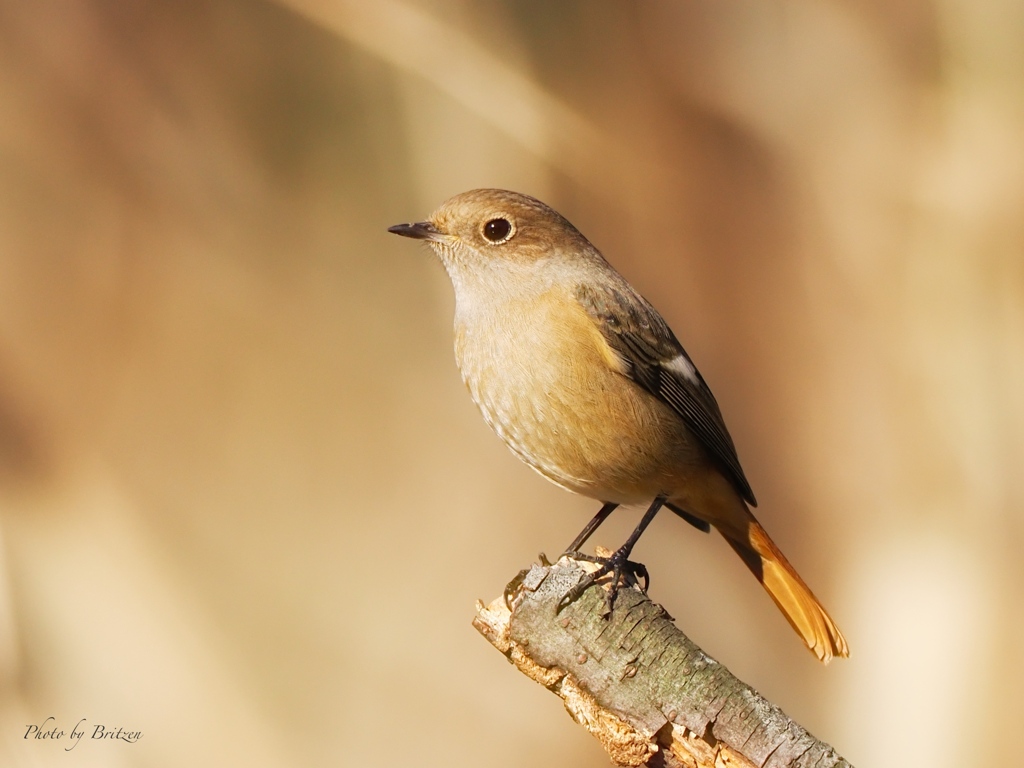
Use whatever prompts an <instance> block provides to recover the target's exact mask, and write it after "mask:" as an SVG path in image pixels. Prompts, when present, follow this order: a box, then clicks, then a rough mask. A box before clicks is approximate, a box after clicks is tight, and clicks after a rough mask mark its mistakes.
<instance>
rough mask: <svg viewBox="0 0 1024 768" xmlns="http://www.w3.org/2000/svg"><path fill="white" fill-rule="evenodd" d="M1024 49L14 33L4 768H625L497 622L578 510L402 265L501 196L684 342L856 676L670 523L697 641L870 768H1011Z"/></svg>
mask: <svg viewBox="0 0 1024 768" xmlns="http://www.w3.org/2000/svg"><path fill="white" fill-rule="evenodd" d="M1022 40H1024V11H1022V6H1021V4H1020V3H1019V2H1018V1H1017V0H1002V1H1000V0H988V1H987V2H973V1H969V0H943V1H942V2H928V1H927V0H901V1H900V2H887V1H883V0H847V1H846V2H838V1H833V2H812V1H811V0H806V1H805V0H786V1H784V2H775V3H764V2H753V0H748V1H747V2H721V0H702V1H701V2H689V1H688V2H668V1H667V0H666V1H662V2H654V1H653V0H645V2H642V3H625V2H615V1H613V0H608V1H607V2H596V1H595V0H575V2H558V3H553V2H550V1H549V0H532V1H527V0H522V1H520V2H504V3H502V2H496V1H495V2H487V1H485V2H469V1H468V0H465V1H461V2H460V1H459V0H424V1H423V2H412V1H411V0H409V1H406V0H374V2H357V1H356V0H350V1H349V2H345V1H344V0H332V1H331V2H326V1H324V2H320V1H318V0H290V1H289V2H283V3H281V4H280V5H275V4H272V3H268V2H252V3H243V2H240V0H223V1H222V2H213V1H210V2H204V1H203V0H192V1H190V2H172V1H171V0H164V2H146V1H144V0H137V1H136V2H130V1H129V0H122V1H120V2H106V1H100V0H36V1H35V2H30V3H29V2H17V1H16V0H8V1H6V2H2V3H0V691H2V693H0V764H2V765H4V766H8V765H12V766H50V765H62V766H67V765H74V766H153V767H163V766H180V765H198V766H224V765H246V766H254V767H257V768H260V767H262V766H268V767H270V766H273V767H277V766H328V765H331V766H336V765H343V766H350V765H351V766H393V765H395V766H397V765H408V764H414V765H422V766H462V765H466V766H470V765H488V766H494V767H495V768H501V767H502V766H508V767H509V768H511V767H512V766H516V767H517V768H518V767H519V766H524V765H535V766H561V765H594V766H601V765H605V764H606V758H605V757H604V755H603V754H602V753H601V752H600V751H599V749H598V747H597V745H596V743H594V742H592V741H591V740H590V738H589V737H587V736H586V735H585V734H584V733H583V732H582V731H581V730H580V729H578V728H576V727H575V726H573V725H572V724H571V722H570V721H569V720H568V718H567V716H566V715H565V714H564V713H563V712H562V710H561V708H560V705H559V703H558V702H557V700H556V699H555V698H554V697H552V696H550V695H549V694H547V693H545V692H544V691H543V690H541V689H540V688H538V687H537V686H535V685H533V684H532V683H529V682H528V681H527V680H526V679H525V678H522V677H521V676H518V675H516V674H515V673H514V672H513V671H512V670H511V669H510V668H509V667H508V666H507V665H506V664H505V663H504V662H503V661H502V660H501V658H500V657H499V656H498V655H497V654H496V653H495V652H494V651H493V650H491V649H490V647H489V646H487V644H486V643H485V642H484V641H483V640H482V639H481V638H479V637H477V635H476V634H475V633H474V632H473V630H472V629H471V628H470V626H469V621H470V618H471V617H472V614H473V601H474V600H475V599H476V598H478V597H480V598H486V599H490V598H492V597H494V596H496V595H497V594H498V593H499V592H500V590H501V587H502V586H503V585H504V583H505V581H507V580H508V578H510V577H511V576H512V575H514V574H515V572H516V571H517V570H518V569H519V568H521V567H523V566H524V565H526V564H527V563H528V562H530V560H531V559H532V558H533V557H534V556H535V555H536V553H537V552H538V551H539V550H544V551H547V552H549V553H552V554H553V553H555V552H557V551H558V550H559V549H560V548H561V547H562V546H564V545H565V544H566V543H567V542H568V541H569V540H570V539H571V538H572V536H573V535H574V534H575V533H576V531H577V530H578V529H579V528H580V527H581V526H582V525H583V523H584V522H585V521H586V520H587V519H589V516H590V515H591V514H592V513H593V512H594V511H595V509H596V506H595V504H594V503H592V502H589V501H586V500H581V499H575V498H572V497H570V496H569V495H568V494H566V493H564V492H563V491H561V490H559V489H557V488H555V487H554V486H551V485H549V484H547V483H545V482H543V481H542V480H541V479H540V478H538V477H537V476H535V475H534V474H533V473H531V472H530V471H529V470H528V469H526V468H525V467H523V466H521V465H520V464H519V463H518V462H517V461H515V460H514V459H513V458H512V457H511V455H510V454H509V453H508V452H507V451H506V450H505V449H504V448H503V447H502V446H501V444H500V443H499V441H498V440H497V439H495V438H494V437H493V436H492V435H491V434H490V433H489V431H488V430H487V428H486V427H485V426H484V424H483V422H482V420H481V419H480V418H479V416H478V415H477V413H476V411H475V409H474V408H473V406H472V405H471V403H470V401H469V399H468V397H467V396H466V395H465V393H464V391H463V387H462V385H461V383H460V381H459V378H458V374H457V372H456V370H455V366H454V364H453V361H452V355H451V349H450V345H451V341H450V327H449V326H450V322H451V310H452V298H451V291H450V287H449V285H448V283H447V279H446V277H445V276H444V273H443V271H442V270H441V269H440V268H439V267H438V266H437V265H436V264H435V263H433V260H432V258H431V257H430V256H429V255H428V253H427V252H426V251H425V249H422V248H420V247H418V246H415V245H414V244H413V243H411V242H409V241H404V240H400V239H398V238H395V237H392V236H390V235H388V234H387V233H386V232H385V228H386V227H387V226H388V225H390V224H394V223H397V222H403V221H408V220H410V219H418V218H422V217H424V216H425V215H426V214H428V213H429V212H430V211H431V210H432V209H433V208H434V207H435V206H436V205H437V204H439V203H440V202H441V201H442V200H443V199H445V198H446V197H448V196H449V195H451V194H454V193H456V192H460V191H462V190H465V189H468V188H471V187H476V186H503V187H509V188H513V189H517V190H521V191H524V192H528V193H532V194H534V195H536V196H538V197H541V198H542V199H544V200H546V201H548V202H549V203H551V204H552V205H553V206H555V207H556V208H558V209H559V210H560V211H562V212H563V213H564V214H565V215H567V216H568V217H569V218H570V219H571V220H572V221H573V222H575V223H576V224H577V226H579V227H580V229H581V230H582V231H583V232H584V233H586V234H587V235H588V236H589V237H590V238H591V239H592V240H593V241H594V242H595V243H596V244H597V245H598V247H599V248H601V249H602V250H603V251H604V253H605V254H606V255H607V256H608V257H609V259H610V260H611V261H612V262H613V263H614V264H616V265H617V266H618V267H619V268H620V269H621V271H623V272H624V273H625V274H626V275H627V276H628V277H629V278H630V279H631V280H632V281H633V282H634V284H636V285H637V286H638V287H639V288H640V289H641V291H643V292H644V293H645V294H646V295H647V296H648V297H649V298H650V299H651V300H652V301H653V302H654V303H655V304H656V305H657V306H658V307H659V308H660V309H661V311H662V312H663V314H664V315H665V316H666V317H667V318H668V320H669V321H670V323H671V324H672V325H673V326H674V328H675V329H676V331H677V333H678V335H679V336H680V337H681V338H682V339H683V341H684V343H685V344H686V345H687V348H688V349H689V351H690V353H691V354H692V356H693V357H694V358H695V360H696V361H697V363H698V365H699V366H700V367H701V370H702V371H703V373H704V375H705V377H706V378H707V379H708V380H709V382H710V383H711V385H712V387H713V388H714V390H715V392H716V394H717V396H718V399H719V401H720V402H721V404H722V406H723V410H724V411H725V414H726V418H727V421H728V423H729V425H730V428H731V431H732V433H733V436H734V437H735V439H736V442H737V444H738V446H739V451H740V455H741V458H742V459H743V462H744V465H745V468H746V470H747V474H748V475H749V477H750V480H751V482H752V484H753V486H754V489H755V491H756V493H757V495H758V498H759V500H760V501H761V507H760V512H759V515H760V517H761V519H762V521H763V522H764V523H765V525H766V527H767V528H768V529H769V530H770V531H771V532H772V533H773V535H774V536H775V538H776V539H777V540H778V541H779V543H780V544H781V545H782V547H783V548H784V550H785V551H786V552H787V553H788V554H789V556H790V558H791V559H792V560H793V561H794V562H795V563H796V564H797V565H798V566H799V568H800V570H801V572H802V573H803V574H804V575H805V577H806V578H807V580H808V581H809V582H810V583H811V584H812V586H813V587H814V589H815V591H816V592H817V593H818V594H819V596H820V597H821V598H822V599H823V601H824V602H825V603H826V605H828V606H829V608H830V610H831V611H832V612H833V613H834V615H835V616H836V617H837V619H838V620H839V622H840V624H841V626H842V627H843V629H844V630H845V632H846V634H847V637H848V638H849V640H850V645H851V648H852V651H853V656H852V658H851V659H850V660H849V661H846V662H838V663H835V664H833V665H832V666H831V667H829V668H821V667H819V665H818V664H817V663H815V662H814V661H813V659H812V658H811V656H810V655H809V654H808V653H807V652H806V651H805V650H804V649H803V648H802V647H801V645H800V643H799V641H798V640H797V639H796V638H795V636H793V634H792V632H791V631H790V629H789V627H788V626H787V625H786V623H785V622H784V621H783V620H782V619H781V617H780V616H779V615H778V614H777V612H776V610H775V608H774V606H773V605H772V604H771V603H770V601H769V600H768V599H767V598H766V597H765V596H764V595H763V593H762V592H761V590H760V588H759V587H758V586H757V584H756V583H755V582H754V581H753V580H752V579H751V578H750V577H749V575H748V574H747V573H746V571H745V569H744V568H743V566H742V565H741V564H740V563H739V561H738V560H737V559H736V558H735V557H734V556H733V555H732V554H731V553H730V552H729V551H728V548H727V547H726V546H725V545H724V544H723V542H722V541H721V540H720V539H718V538H717V537H702V536H701V535H700V534H698V533H697V532H695V531H694V530H692V529H690V528H688V527H687V526H685V525H683V524H682V523H681V522H680V521H679V520H677V519H674V518H672V517H671V516H667V517H663V518H659V520H658V521H657V522H656V523H655V525H654V528H653V529H652V531H651V533H650V534H649V535H648V536H647V537H646V538H645V539H644V540H643V541H642V543H641V545H640V547H639V548H638V550H637V554H638V555H639V556H640V557H641V559H643V560H645V561H646V562H647V563H648V564H649V565H650V566H651V570H652V572H653V585H652V596H653V597H654V598H655V599H656V600H658V601H661V602H663V603H664V604H665V605H666V606H667V607H668V608H669V610H670V611H671V612H672V613H673V614H674V615H675V616H676V617H677V620H678V622H679V624H680V626H681V627H682V628H683V629H685V630H686V631H687V632H688V633H689V634H690V635H691V636H692V637H694V639H696V640H697V641H698V642H700V643H702V644H703V645H704V646H705V647H706V648H707V650H708V651H709V652H711V653H712V654H713V655H715V656H717V657H718V658H720V659H721V660H722V661H723V662H725V663H726V664H727V665H728V666H729V667H730V668H731V669H732V670H733V671H735V672H736V673H737V674H739V675H740V676H742V677H743V678H745V679H746V680H748V681H749V682H751V683H752V684H753V685H755V686H756V687H757V688H759V689H760V690H761V691H762V692H763V693H765V694H766V695H767V696H768V697H770V698H771V699H773V700H774V701H776V702H777V703H778V704H780V705H781V706H783V707H784V708H785V709H786V710H787V711H788V712H789V713H790V714H791V715H793V716H794V717H796V718H797V719H798V720H800V721H801V722H802V723H804V724H805V725H806V726H808V727H809V728H810V729H811V730H812V731H813V732H815V733H816V734H817V735H819V736H821V737H822V738H824V739H826V740H827V741H830V742H832V743H834V744H835V745H836V746H837V748H838V749H839V750H840V752H842V753H843V754H844V755H846V756H847V757H848V758H849V759H850V760H851V761H853V762H854V763H855V764H856V765H858V766H875V767H876V768H879V767H884V766H908V765H921V766H925V765H926V766H931V767H932V768H935V767H942V766H951V767H952V766H964V765H986V764H1007V765H1008V764H1014V763H1016V762H1018V761H1019V751H1018V748H1017V747H1016V745H1015V736H1014V734H1015V733H1016V730H1017V729H1018V728H1019V720H1020V714H1021V712H1020V709H1019V693H1018V692H1019V690H1020V688H1021V687H1022V685H1024V662H1022V654H1021V639H1020V638H1021V637H1022V635H1024V610H1022V608H1024V605H1022V602H1024V600H1022V587H1024V567H1022V562H1024V560H1022V558H1021V555H1020V553H1021V551H1022V545H1024V541H1022V539H1024V536H1022V533H1024V531H1022V520H1024V518H1022V515H1021V508H1022V502H1024V498H1022V491H1021V482H1020V477H1021V469H1022V466H1024V437H1022V435H1024V429H1022V427H1024V396H1022V394H1021V393H1022V392H1024V215H1022V212H1024V45H1021V41H1022ZM637 514H638V513H637V512H636V511H626V512H621V513H618V514H617V516H616V518H615V519H614V520H613V521H612V523H610V524H609V526H608V528H607V530H603V531H602V533H601V534H600V536H599V537H598V540H599V541H600V542H601V543H604V544H609V545H614V544H617V543H618V542H619V541H620V540H621V538H622V537H624V536H625V534H626V532H627V530H628V529H629V528H630V527H631V526H632V525H633V524H634V523H635V521H636V518H637ZM48 716H53V717H54V718H55V719H56V722H57V723H58V725H60V726H63V727H64V728H66V729H70V727H71V726H73V725H74V724H75V722H77V721H78V720H80V719H81V718H86V719H87V720H88V723H87V725H88V726H90V727H91V726H92V725H94V724H96V723H102V724H105V725H107V726H114V727H117V726H120V727H125V728H128V729H131V730H142V731H143V732H144V734H145V735H144V737H143V739H142V740H141V741H140V742H139V743H138V744H135V745H130V744H124V743H88V742H83V743H81V744H80V745H79V746H78V747H76V749H75V750H74V751H72V752H71V753H65V752H64V751H63V750H64V748H65V746H66V744H67V743H68V742H67V741H66V740H65V741H64V742H37V741H25V740H24V739H23V738H22V736H23V734H24V731H25V728H26V726H27V724H29V723H38V722H42V721H43V720H44V719H45V718H46V717H48Z"/></svg>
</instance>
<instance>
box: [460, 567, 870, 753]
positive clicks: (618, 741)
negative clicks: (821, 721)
mask: <svg viewBox="0 0 1024 768" xmlns="http://www.w3.org/2000/svg"><path fill="white" fill-rule="evenodd" d="M589 566H590V564H589V563H581V562H577V561H574V560H569V559H564V558H563V559H562V560H560V561H559V562H558V563H555V564H554V565H550V566H540V565H535V566H533V567H532V568H531V569H530V570H529V571H527V572H525V573H524V575H523V576H522V578H521V579H517V582H516V586H515V588H514V589H513V590H512V591H511V593H510V595H509V600H508V602H509V604H510V605H511V610H510V609H509V607H508V606H507V605H506V601H505V598H504V597H500V598H498V599H496V600H494V601H493V602H492V603H491V604H490V605H488V606H486V607H485V606H484V605H483V604H480V605H478V613H477V617H476V618H475V619H474V621H473V626H475V627H476V628H477V630H478V631H479V632H480V633H481V634H482V635H484V637H486V638H487V639H488V640H489V641H490V642H491V644H492V645H494V647H495V648H497V649H498V650H499V651H501V652H502V653H503V654H505V656H506V657H507V658H508V659H509V660H510V661H511V662H512V663H513V664H515V665H516V667H517V668H518V669H519V670H520V671H521V672H523V673H524V674H525V675H527V676H528V677H530V678H531V679H533V680H535V681H537V682H538V683H540V684H541V685H543V686H544V687H546V688H548V689H549V690H551V691H552V692H554V693H555V694H557V695H558V696H559V697H560V698H561V699H562V701H563V702H564V704H565V708H566V709H567V710H568V711H569V714H570V715H571V716H572V718H573V719H574V720H575V721H576V722H577V723H579V724H580V725H582V726H583V727H584V728H586V729H587V731H589V732H590V733H591V734H592V735H593V736H594V737H595V738H597V740H598V741H599V742H600V743H601V746H602V747H604V749H605V751H606V752H607V753H608V755H609V756H610V757H611V759H612V761H613V762H614V763H616V764H617V765H622V766H641V765H644V766H651V768H655V767H664V768H675V767H676V766H687V768H705V767H706V768H722V766H736V767H737V768H749V767H751V766H756V767H757V768H784V767H792V768H812V766H813V768H841V767H844V766H845V767H846V768H849V766H850V764H849V763H847V762H846V761H845V760H844V759H843V758H841V757H840V756H839V755H838V754H836V752H835V750H834V749H832V747H830V746H829V745H828V744H825V743H824V742H821V741H819V740H818V739H816V738H815V737H814V736H812V735H811V734H810V733H808V732H807V731H806V729H804V728H803V727H802V726H800V725H798V724H797V723H795V722H794V721H793V720H791V719H790V718H789V717H787V716H786V714H785V713H783V712H782V710H780V709H779V708H778V707H776V706H775V705H774V704H772V703H770V702H769V701H767V700H765V699H764V698H763V697H762V696H761V695H760V694H758V693H757V692H756V691H754V690H753V689H752V688H751V687H750V686H748V685H746V684H745V683H743V682H741V681H740V680H738V679H736V678H735V677H734V676H733V675H732V674H731V673H730V672H729V671H728V670H727V669H726V668H725V667H724V666H722V665H721V664H719V663H718V662H717V661H715V660H714V659H712V658H711V657H709V656H708V655H707V654H705V653H704V652H703V651H702V650H701V649H700V648H698V647H697V646H696V645H695V644H694V643H693V642H691V641H690V639H689V638H687V637H686V635H684V634H683V633H682V632H681V631H680V630H679V629H678V628H676V626H675V624H673V622H672V619H671V617H670V616H668V614H666V613H665V611H664V609H662V608H661V606H659V605H656V604H655V603H652V602H651V601H650V600H649V599H648V598H647V596H646V595H645V594H643V593H642V592H641V591H640V590H639V589H636V588H633V587H630V586H624V587H622V588H621V589H620V590H619V593H618V596H617V598H616V600H615V606H614V610H613V611H612V613H611V614H610V615H608V614H607V612H606V607H605V590H604V589H588V590H587V591H586V592H585V593H584V594H583V595H582V596H581V597H580V598H579V599H578V600H576V602H574V603H572V604H571V605H569V606H567V607H565V608H564V609H563V610H562V611H561V612H557V613H556V610H555V608H556V606H557V604H558V601H559V600H560V599H561V597H562V596H563V595H564V594H565V593H566V592H567V591H568V590H569V589H570V588H571V587H572V586H573V585H574V584H576V583H577V581H578V580H579V579H580V578H581V577H582V576H583V574H584V568H586V567H589Z"/></svg>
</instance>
